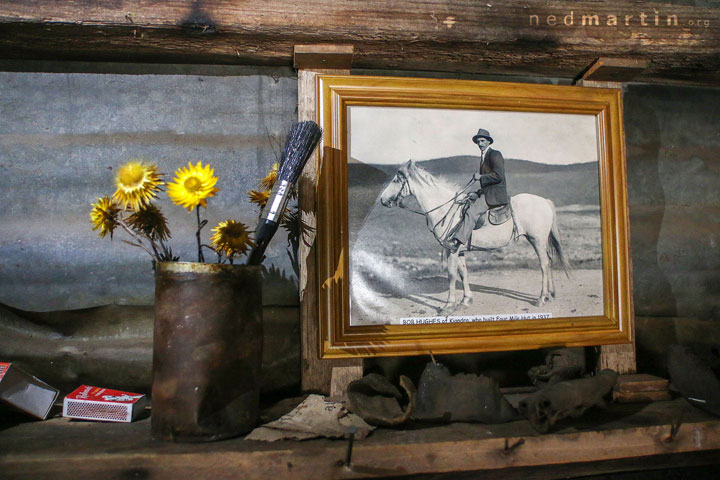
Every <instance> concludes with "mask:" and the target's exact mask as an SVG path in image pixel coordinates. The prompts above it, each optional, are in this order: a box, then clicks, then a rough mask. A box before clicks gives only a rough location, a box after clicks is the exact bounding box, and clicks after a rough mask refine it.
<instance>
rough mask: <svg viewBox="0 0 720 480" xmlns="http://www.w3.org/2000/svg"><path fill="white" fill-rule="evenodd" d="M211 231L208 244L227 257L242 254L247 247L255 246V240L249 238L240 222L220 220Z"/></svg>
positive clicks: (246, 230) (245, 228)
mask: <svg viewBox="0 0 720 480" xmlns="http://www.w3.org/2000/svg"><path fill="white" fill-rule="evenodd" d="M212 231H213V235H212V237H210V244H211V245H212V246H213V248H215V250H216V251H217V252H218V253H222V254H224V255H225V256H226V257H228V258H230V257H233V256H235V255H242V254H243V253H245V252H247V251H248V248H252V247H254V246H255V242H253V241H252V240H251V239H250V232H249V231H248V228H247V227H246V226H245V224H243V223H241V222H236V221H235V220H226V221H224V222H220V223H219V224H218V226H217V227H215V228H213V229H212Z"/></svg>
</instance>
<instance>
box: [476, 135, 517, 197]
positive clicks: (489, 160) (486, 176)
mask: <svg viewBox="0 0 720 480" xmlns="http://www.w3.org/2000/svg"><path fill="white" fill-rule="evenodd" d="M478 177H479V178H478ZM473 178H475V180H476V181H478V182H479V183H480V186H481V187H482V190H481V192H482V194H484V195H485V202H487V204H488V207H497V206H501V205H507V204H508V203H510V197H508V194H507V184H506V183H505V160H504V159H503V156H502V153H500V152H499V151H497V150H495V149H492V148H491V149H490V150H489V151H488V152H487V153H486V154H485V159H484V160H483V163H482V165H480V170H479V175H477V174H476V175H474V177H473ZM478 192H480V191H478Z"/></svg>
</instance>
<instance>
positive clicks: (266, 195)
mask: <svg viewBox="0 0 720 480" xmlns="http://www.w3.org/2000/svg"><path fill="white" fill-rule="evenodd" d="M248 197H250V202H251V203H255V204H257V205H258V206H259V207H260V209H261V210H262V209H263V208H265V205H266V204H267V202H268V200H269V199H270V190H264V191H260V190H250V193H248Z"/></svg>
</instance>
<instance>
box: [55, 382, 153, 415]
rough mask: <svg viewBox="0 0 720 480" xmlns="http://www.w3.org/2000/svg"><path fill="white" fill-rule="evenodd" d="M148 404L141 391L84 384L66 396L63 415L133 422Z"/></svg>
mask: <svg viewBox="0 0 720 480" xmlns="http://www.w3.org/2000/svg"><path fill="white" fill-rule="evenodd" d="M145 405H147V397H146V396H145V395H142V394H139V393H130V392H121V391H119V390H110V389H108V388H100V387H92V386H90V385H83V386H82V387H80V388H78V389H77V390H75V391H74V392H72V393H70V394H69V395H68V396H66V397H65V400H64V401H63V417H67V418H78V419H82V420H100V421H103V422H132V421H133V420H135V419H136V418H137V417H138V415H140V413H142V411H143V409H144V408H145Z"/></svg>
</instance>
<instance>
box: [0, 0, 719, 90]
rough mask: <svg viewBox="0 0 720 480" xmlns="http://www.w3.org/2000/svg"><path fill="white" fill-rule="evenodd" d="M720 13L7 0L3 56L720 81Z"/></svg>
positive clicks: (511, 5) (604, 5) (469, 0)
mask: <svg viewBox="0 0 720 480" xmlns="http://www.w3.org/2000/svg"><path fill="white" fill-rule="evenodd" d="M718 24H720V9H718V8H717V7H711V6H698V5H695V4H688V3H687V2H686V3H685V4H668V3H667V2H664V1H662V0H653V1H648V2H643V3H642V4H637V3H630V4H628V3H627V2H624V1H622V0H607V1H603V2H597V1H592V0H582V1H578V2H572V4H571V5H570V4H568V3H567V2H563V1H560V0H549V1H548V0H526V1H524V2H521V3H518V2H500V3H498V2H493V3H488V2H475V1H473V0H450V1H446V0H426V1H423V2H413V1H411V0H398V1H393V2H387V1H384V0H366V1H357V0H314V1H312V2H305V3H303V4H302V6H298V5H297V4H294V3H292V2H286V1H283V0H246V1H244V2H242V3H241V4H238V3H237V2H235V1H233V0H204V1H203V2H191V3H188V2H178V1H168V2H151V1H148V0H126V1H123V2H116V1H111V0H99V1H98V0H75V1H73V2H58V1H54V0H37V1H30V0H20V1H16V0H0V57H3V58H6V59H18V58H22V59H38V60H49V59H57V60H84V61H122V62H128V61H130V62H159V63H202V64H208V63H216V64H259V65H286V66H290V65H292V59H293V46H294V45H296V44H327V43H333V44H339V43H341V44H353V45H355V55H354V57H355V59H354V65H355V67H356V68H371V69H402V70H420V71H445V72H463V73H487V74H512V75H542V76H551V77H564V78H576V77H577V76H578V75H579V74H580V73H581V72H582V71H583V70H584V69H585V68H586V67H587V65H589V64H591V63H592V62H593V61H594V60H595V59H597V57H598V51H600V50H601V51H602V53H603V55H607V56H616V57H640V58H644V59H646V60H648V61H649V62H650V64H649V66H648V68H647V69H646V70H644V71H643V72H642V73H640V74H639V75H638V77H637V80H638V81H642V82H663V83H672V82H675V83H688V84H710V85H717V84H720V29H718V28H717V25H718Z"/></svg>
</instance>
